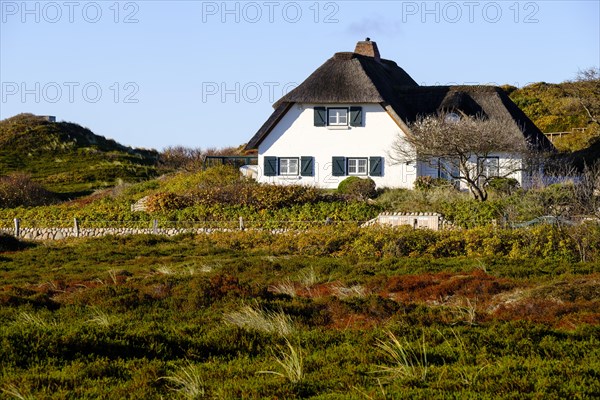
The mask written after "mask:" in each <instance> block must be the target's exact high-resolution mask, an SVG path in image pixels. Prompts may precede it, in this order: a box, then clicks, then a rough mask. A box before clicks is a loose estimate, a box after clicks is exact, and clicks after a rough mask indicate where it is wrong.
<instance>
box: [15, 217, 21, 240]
mask: <svg viewBox="0 0 600 400" xmlns="http://www.w3.org/2000/svg"><path fill="white" fill-rule="evenodd" d="M20 235H21V221H20V220H19V218H15V237H17V238H18V237H19V236H20Z"/></svg>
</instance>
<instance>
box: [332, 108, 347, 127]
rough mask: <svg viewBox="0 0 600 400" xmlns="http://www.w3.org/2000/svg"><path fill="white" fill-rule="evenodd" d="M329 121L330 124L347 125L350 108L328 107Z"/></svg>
mask: <svg viewBox="0 0 600 400" xmlns="http://www.w3.org/2000/svg"><path fill="white" fill-rule="evenodd" d="M327 121H328V125H329V126H347V125H348V109H347V108H328V109H327Z"/></svg>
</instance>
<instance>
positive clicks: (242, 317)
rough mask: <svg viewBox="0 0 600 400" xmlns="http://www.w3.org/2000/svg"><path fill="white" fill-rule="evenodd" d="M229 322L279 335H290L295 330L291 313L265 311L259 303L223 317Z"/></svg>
mask: <svg viewBox="0 0 600 400" xmlns="http://www.w3.org/2000/svg"><path fill="white" fill-rule="evenodd" d="M223 319H224V321H225V322H226V323H228V324H231V325H235V326H237V327H240V328H244V329H254V330H257V331H261V332H266V333H275V334H277V335H279V336H289V335H291V334H292V333H293V332H294V325H293V322H292V319H291V318H290V316H289V315H286V314H285V313H284V312H282V311H276V312H274V311H264V310H261V309H260V308H259V307H258V305H257V304H255V305H252V306H251V305H246V306H244V307H242V308H241V309H240V310H238V311H232V312H229V313H227V314H225V316H224V317H223Z"/></svg>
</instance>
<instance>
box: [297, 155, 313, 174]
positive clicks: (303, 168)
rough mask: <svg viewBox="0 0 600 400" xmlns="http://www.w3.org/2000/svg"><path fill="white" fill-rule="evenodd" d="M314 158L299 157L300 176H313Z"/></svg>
mask: <svg viewBox="0 0 600 400" xmlns="http://www.w3.org/2000/svg"><path fill="white" fill-rule="evenodd" d="M314 160H315V159H314V157H304V156H303V157H300V175H301V176H315V161H314Z"/></svg>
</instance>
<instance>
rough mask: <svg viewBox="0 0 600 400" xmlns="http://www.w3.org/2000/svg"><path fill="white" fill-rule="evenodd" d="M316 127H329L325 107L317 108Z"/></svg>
mask: <svg viewBox="0 0 600 400" xmlns="http://www.w3.org/2000/svg"><path fill="white" fill-rule="evenodd" d="M315 126H327V110H325V107H315Z"/></svg>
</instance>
